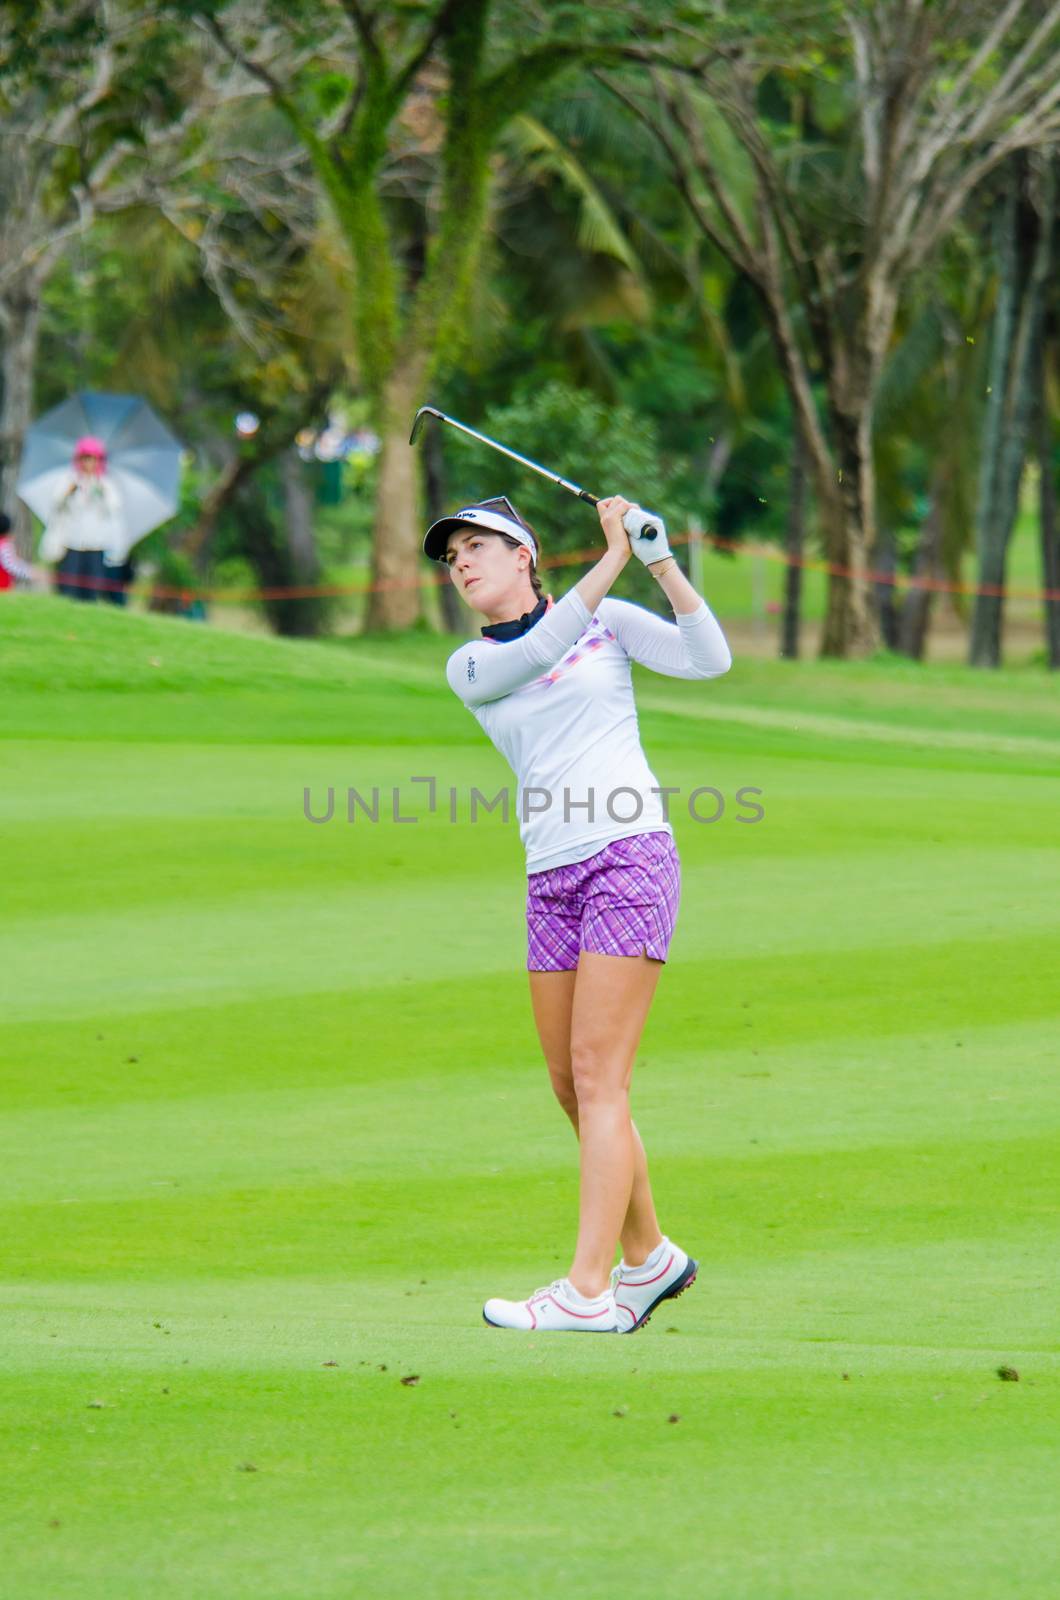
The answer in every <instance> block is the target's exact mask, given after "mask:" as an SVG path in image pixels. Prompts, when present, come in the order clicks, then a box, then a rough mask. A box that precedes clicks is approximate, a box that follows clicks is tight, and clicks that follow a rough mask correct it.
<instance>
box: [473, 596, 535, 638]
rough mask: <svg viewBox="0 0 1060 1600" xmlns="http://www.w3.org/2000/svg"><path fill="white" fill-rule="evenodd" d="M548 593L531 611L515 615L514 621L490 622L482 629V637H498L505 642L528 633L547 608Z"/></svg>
mask: <svg viewBox="0 0 1060 1600" xmlns="http://www.w3.org/2000/svg"><path fill="white" fill-rule="evenodd" d="M548 598H549V597H548V595H542V596H541V599H540V600H539V601H538V602H537V605H536V606H535V607H534V609H533V610H532V611H524V612H523V614H522V616H521V617H516V619H515V621H514V622H490V623H488V624H487V626H486V627H485V628H483V629H482V637H483V638H484V639H499V640H500V641H501V642H502V643H507V641H508V640H509V639H518V638H520V637H521V635H522V634H524V633H529V632H530V629H531V628H532V627H533V626H534V624H535V623H536V622H540V621H541V618H542V617H543V616H544V614H545V612H546V611H547V610H548Z"/></svg>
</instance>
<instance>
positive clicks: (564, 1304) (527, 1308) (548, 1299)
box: [482, 1278, 618, 1333]
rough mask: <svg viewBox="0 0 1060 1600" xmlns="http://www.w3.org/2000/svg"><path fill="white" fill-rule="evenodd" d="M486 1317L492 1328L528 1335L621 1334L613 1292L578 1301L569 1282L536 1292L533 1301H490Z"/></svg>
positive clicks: (485, 1309)
mask: <svg viewBox="0 0 1060 1600" xmlns="http://www.w3.org/2000/svg"><path fill="white" fill-rule="evenodd" d="M482 1315H483V1317H484V1318H485V1320H486V1321H487V1322H488V1323H489V1324H490V1327H492V1328H520V1329H522V1330H523V1332H524V1333H531V1332H534V1331H536V1332H538V1333H617V1332H618V1319H617V1317H616V1315H615V1298H614V1295H613V1294H612V1293H611V1290H610V1289H605V1290H604V1292H603V1294H601V1295H597V1297H596V1299H595V1300H582V1299H580V1298H579V1299H577V1300H576V1299H575V1298H574V1296H573V1295H572V1293H571V1284H570V1283H569V1281H568V1280H567V1279H566V1278H557V1279H556V1281H555V1283H550V1284H548V1286H547V1287H546V1288H544V1289H535V1290H534V1292H533V1294H532V1295H531V1296H530V1298H529V1300H487V1301H486V1304H485V1305H484V1306H483V1308H482Z"/></svg>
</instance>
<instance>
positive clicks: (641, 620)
mask: <svg viewBox="0 0 1060 1600" xmlns="http://www.w3.org/2000/svg"><path fill="white" fill-rule="evenodd" d="M682 582H684V583H685V584H686V585H687V587H688V590H689V592H690V593H691V594H692V595H695V599H696V605H695V608H694V610H691V611H679V612H678V613H677V618H676V621H675V622H666V621H664V619H663V618H662V617H657V616H656V615H655V613H654V612H652V611H647V610H645V608H644V607H643V606H636V605H632V604H631V603H630V602H629V601H628V600H608V601H607V602H606V603H605V604H604V605H601V606H600V608H599V610H600V620H601V622H603V623H605V624H606V626H607V627H608V628H610V629H611V632H612V633H613V634H614V636H615V638H616V639H617V640H618V642H619V644H620V645H621V646H622V648H623V650H624V651H625V652H626V654H627V656H629V657H630V659H631V660H632V661H638V662H639V663H640V664H641V666H643V667H650V668H651V670H652V671H653V672H661V673H662V674H663V675H664V677H667V678H720V677H721V675H722V673H723V672H728V670H729V668H730V667H731V666H732V652H731V650H730V649H729V644H728V640H727V639H726V637H725V635H724V633H723V632H722V628H721V624H720V622H719V621H718V619H717V617H716V616H715V615H714V613H713V611H711V609H710V607H709V606H708V605H707V602H706V601H705V600H704V599H702V598H701V597H700V596H699V595H697V594H696V591H695V590H694V589H693V588H692V585H691V584H690V583H688V581H687V579H685V578H682Z"/></svg>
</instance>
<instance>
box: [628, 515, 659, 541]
mask: <svg viewBox="0 0 1060 1600" xmlns="http://www.w3.org/2000/svg"><path fill="white" fill-rule="evenodd" d="M637 515H638V513H637V512H629V511H627V512H626V516H625V517H623V518H622V526H623V527H624V528H625V530H626V532H627V533H628V534H629V536H630V538H641V539H657V538H658V536H659V530H658V528H657V527H656V526H655V524H654V523H652V522H645V523H641V524H639V525H637V523H636V518H637ZM639 515H641V516H643V515H644V513H643V512H640V513H639ZM629 516H632V517H633V519H634V526H633V527H632V528H631V527H630V526H629V524H628V522H627V521H626V517H629Z"/></svg>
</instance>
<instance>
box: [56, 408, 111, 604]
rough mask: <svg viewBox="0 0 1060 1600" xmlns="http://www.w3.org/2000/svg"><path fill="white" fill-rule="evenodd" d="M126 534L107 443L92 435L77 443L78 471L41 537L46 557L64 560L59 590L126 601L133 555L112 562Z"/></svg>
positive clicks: (73, 595) (78, 596) (81, 596)
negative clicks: (112, 554) (109, 470)
mask: <svg viewBox="0 0 1060 1600" xmlns="http://www.w3.org/2000/svg"><path fill="white" fill-rule="evenodd" d="M122 534H123V522H122V503H121V495H120V493H119V492H118V489H117V488H116V487H115V485H114V484H113V483H112V482H111V480H110V478H109V477H108V476H107V447H106V445H105V444H104V443H103V441H102V439H97V438H95V437H94V436H93V435H92V434H86V435H85V436H84V438H81V439H79V440H78V441H77V444H76V445H75V446H74V459H73V470H72V471H71V473H70V476H69V478H68V479H67V481H66V483H65V484H64V485H63V487H62V489H61V490H60V491H59V494H58V495H57V496H56V500H55V505H54V507H53V509H52V514H51V517H50V518H49V521H48V526H47V527H46V528H45V530H44V538H43V539H42V540H41V547H40V553H41V557H42V559H43V560H45V561H55V562H57V563H58V565H57V566H56V569H55V578H56V588H57V590H58V592H59V594H62V595H67V596H68V597H69V598H70V599H71V600H109V601H110V602H111V604H113V605H119V606H122V605H124V604H125V599H126V589H127V586H128V584H129V582H130V581H131V579H132V572H133V569H132V566H131V564H130V562H129V561H128V560H124V559H123V560H122V562H121V563H120V564H116V565H111V564H110V563H109V562H108V559H107V558H108V555H109V553H110V552H111V551H112V550H114V549H116V548H121V546H122Z"/></svg>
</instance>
